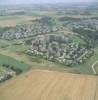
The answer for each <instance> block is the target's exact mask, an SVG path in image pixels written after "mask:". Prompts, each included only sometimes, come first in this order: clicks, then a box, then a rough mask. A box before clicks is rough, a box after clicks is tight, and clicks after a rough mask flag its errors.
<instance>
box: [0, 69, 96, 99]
mask: <svg viewBox="0 0 98 100" xmlns="http://www.w3.org/2000/svg"><path fill="white" fill-rule="evenodd" d="M0 100H98V79H97V77H95V76H89V75H88V76H85V75H75V74H70V73H64V72H56V71H46V70H44V71H40V70H32V71H30V72H28V73H25V74H22V75H20V76H18V77H16V78H13V79H11V80H9V81H6V82H5V83H3V84H0Z"/></svg>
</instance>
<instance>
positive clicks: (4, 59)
mask: <svg viewBox="0 0 98 100" xmlns="http://www.w3.org/2000/svg"><path fill="white" fill-rule="evenodd" d="M3 64H7V65H10V66H13V67H14V68H19V69H21V70H22V71H26V70H28V69H29V68H30V65H28V64H25V63H23V62H19V61H17V60H16V59H14V58H11V57H9V56H4V55H0V66H3Z"/></svg>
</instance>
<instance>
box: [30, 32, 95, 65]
mask: <svg viewBox="0 0 98 100" xmlns="http://www.w3.org/2000/svg"><path fill="white" fill-rule="evenodd" d="M30 52H31V53H32V54H33V55H36V56H42V57H43V58H46V59H48V60H51V61H56V62H60V63H64V64H66V65H72V64H78V63H83V62H85V61H86V60H87V59H88V58H89V57H90V56H91V55H92V53H93V51H92V50H90V49H87V47H86V46H84V45H81V44H75V43H73V42H72V41H71V40H70V39H69V38H68V37H66V36H64V35H60V34H59V35H57V34H51V35H49V34H47V35H38V36H36V37H35V39H34V40H32V46H31V50H30Z"/></svg>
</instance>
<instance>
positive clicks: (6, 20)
mask: <svg viewBox="0 0 98 100" xmlns="http://www.w3.org/2000/svg"><path fill="white" fill-rule="evenodd" d="M36 18H37V17H33V16H28V15H27V16H26V15H17V16H0V27H14V26H16V25H19V24H25V23H30V21H31V20H36Z"/></svg>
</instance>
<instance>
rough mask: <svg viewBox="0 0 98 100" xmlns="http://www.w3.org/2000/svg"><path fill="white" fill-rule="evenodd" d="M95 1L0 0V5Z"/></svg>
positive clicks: (91, 0)
mask: <svg viewBox="0 0 98 100" xmlns="http://www.w3.org/2000/svg"><path fill="white" fill-rule="evenodd" d="M94 2H97V0H74V1H73V0H62V1H61V0H52V1H51V0H47V1H46V0H37V1H35V0H21V1H20V0H14V1H13V0H1V1H0V5H17V4H19V5H20V4H48V3H49V4H55V3H69V4H72V3H94Z"/></svg>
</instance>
